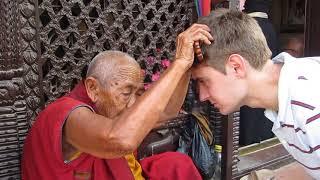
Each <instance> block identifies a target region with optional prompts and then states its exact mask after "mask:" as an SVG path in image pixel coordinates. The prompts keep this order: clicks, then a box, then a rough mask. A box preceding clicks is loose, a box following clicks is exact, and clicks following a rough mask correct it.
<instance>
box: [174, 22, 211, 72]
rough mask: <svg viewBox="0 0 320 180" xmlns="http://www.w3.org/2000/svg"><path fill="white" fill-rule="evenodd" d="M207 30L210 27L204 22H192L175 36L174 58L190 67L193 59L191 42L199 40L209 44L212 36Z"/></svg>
mask: <svg viewBox="0 0 320 180" xmlns="http://www.w3.org/2000/svg"><path fill="white" fill-rule="evenodd" d="M209 32H210V29H209V27H208V26H206V25H204V24H193V25H192V26H191V27H189V28H188V29H187V30H185V31H184V32H182V33H180V34H179V35H178V37H177V43H176V47H177V50H176V56H175V60H176V61H179V63H182V64H183V65H185V66H186V67H187V68H190V67H191V66H192V63H193V60H194V48H193V44H194V43H195V42H196V41H200V42H203V43H205V44H207V45H210V44H211V41H213V37H212V36H211V34H210V33H209Z"/></svg>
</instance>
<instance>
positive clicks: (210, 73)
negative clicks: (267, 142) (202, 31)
mask: <svg viewBox="0 0 320 180" xmlns="http://www.w3.org/2000/svg"><path fill="white" fill-rule="evenodd" d="M200 23H202V24H206V25H207V26H208V27H209V28H210V30H211V31H210V32H212V35H213V38H214V43H212V44H211V45H209V46H206V45H204V46H203V51H204V61H203V63H200V64H198V65H197V66H196V67H195V68H194V69H193V71H192V76H193V77H194V78H195V79H197V80H198V82H199V89H200V95H199V96H200V100H202V101H207V100H208V101H210V102H211V104H213V105H214V106H215V107H217V108H218V109H219V110H220V112H221V113H222V114H229V113H231V112H233V111H236V110H239V108H240V107H241V106H243V105H248V106H250V107H254V108H266V109H267V110H266V112H265V115H266V116H267V117H268V118H269V119H270V120H271V121H272V122H273V128H272V131H273V132H274V133H275V135H276V136H277V137H278V138H279V139H280V141H281V142H282V144H283V145H284V147H285V148H286V149H287V150H288V152H290V154H291V155H292V156H293V157H294V158H295V159H296V160H297V161H298V162H299V163H300V164H302V165H303V166H304V167H305V169H306V170H307V171H308V172H309V173H310V174H311V175H312V176H313V177H315V178H320V133H319V132H320V93H319V92H320V85H319V81H320V71H319V69H320V57H312V58H303V59H296V58H294V57H292V56H290V55H289V54H287V53H281V54H279V55H278V56H276V57H275V58H274V59H273V61H272V60H271V59H270V57H271V51H270V50H269V48H268V46H267V42H266V39H265V37H264V36H263V33H262V31H261V29H260V27H259V25H258V24H257V22H256V21H255V20H254V19H253V18H252V17H250V16H249V15H247V14H245V13H242V12H238V11H230V10H226V9H221V10H217V11H215V12H213V13H212V14H211V15H209V16H207V17H204V18H203V19H201V20H200Z"/></svg>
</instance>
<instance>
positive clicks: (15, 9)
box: [0, 0, 41, 179]
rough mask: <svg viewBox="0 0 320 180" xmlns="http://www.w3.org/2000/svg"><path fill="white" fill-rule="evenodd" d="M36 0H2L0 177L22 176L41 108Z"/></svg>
mask: <svg viewBox="0 0 320 180" xmlns="http://www.w3.org/2000/svg"><path fill="white" fill-rule="evenodd" d="M35 11H36V3H34V1H33V0H20V1H16V0H14V1H12V0H1V1H0V155H1V156H0V170H1V173H0V179H20V159H21V152H22V147H23V141H24V139H25V137H26V134H27V131H28V125H29V120H30V119H31V118H32V117H34V115H35V114H36V111H37V110H38V108H39V107H40V104H41V98H39V97H40V96H41V95H40V94H41V93H40V92H41V90H40V89H41V88H40V87H39V86H38V83H39V82H40V80H39V70H38V61H37V60H38V51H37V49H38V44H37V41H36V36H37V28H36V27H37V25H36V24H37V23H36V22H37V21H36V18H35Z"/></svg>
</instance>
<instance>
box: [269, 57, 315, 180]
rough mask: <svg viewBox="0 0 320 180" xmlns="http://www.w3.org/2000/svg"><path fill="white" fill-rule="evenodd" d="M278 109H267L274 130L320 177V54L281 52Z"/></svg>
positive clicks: (298, 157) (291, 150)
mask: <svg viewBox="0 0 320 180" xmlns="http://www.w3.org/2000/svg"><path fill="white" fill-rule="evenodd" d="M273 61H274V63H284V65H283V67H282V69H281V72H280V78H279V87H278V104H279V109H278V112H275V111H271V110H266V111H265V115H266V117H268V118H269V119H270V120H271V121H273V123H274V124H273V128H272V131H273V132H274V134H275V135H276V136H277V137H278V138H279V140H280V141H281V143H282V144H283V145H284V147H285V148H286V149H287V151H288V152H289V153H290V154H291V155H292V156H293V157H294V158H295V159H296V160H297V161H298V162H299V163H300V164H302V165H303V166H304V167H305V169H306V170H307V172H309V174H310V175H311V176H313V177H314V178H316V179H320V57H308V58H294V57H292V56H290V55H289V54H288V53H281V54H279V55H278V56H276V57H275V58H274V59H273Z"/></svg>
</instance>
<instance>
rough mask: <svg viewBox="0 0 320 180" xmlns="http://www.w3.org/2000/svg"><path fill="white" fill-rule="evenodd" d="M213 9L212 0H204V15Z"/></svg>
mask: <svg viewBox="0 0 320 180" xmlns="http://www.w3.org/2000/svg"><path fill="white" fill-rule="evenodd" d="M210 11H211V0H203V1H202V16H208V15H209V14H210Z"/></svg>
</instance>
